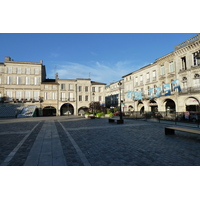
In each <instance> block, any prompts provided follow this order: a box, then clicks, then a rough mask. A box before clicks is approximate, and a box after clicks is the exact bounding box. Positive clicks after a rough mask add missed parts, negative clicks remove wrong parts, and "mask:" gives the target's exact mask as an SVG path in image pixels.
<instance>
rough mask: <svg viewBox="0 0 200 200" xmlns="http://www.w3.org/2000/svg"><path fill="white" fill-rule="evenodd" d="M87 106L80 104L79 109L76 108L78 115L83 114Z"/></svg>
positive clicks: (86, 110)
mask: <svg viewBox="0 0 200 200" xmlns="http://www.w3.org/2000/svg"><path fill="white" fill-rule="evenodd" d="M88 109H89V108H88V107H86V106H82V107H80V108H79V109H78V114H79V115H84V114H85V113H86V112H88Z"/></svg>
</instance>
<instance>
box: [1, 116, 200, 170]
mask: <svg viewBox="0 0 200 200" xmlns="http://www.w3.org/2000/svg"><path fill="white" fill-rule="evenodd" d="M166 126H169V124H159V123H155V122H146V121H140V120H128V119H127V120H125V121H124V124H116V123H115V124H112V123H108V119H85V118H83V117H75V116H74V117H41V118H25V119H0V165H2V166H6V165H9V166H22V165H29V166H30V165H31V166H35V165H42V166H53V165H54V166H66V165H68V166H84V165H85V166H90V165H91V166H199V165H200V156H199V154H198V152H199V151H200V135H194V134H190V133H185V132H178V131H176V134H175V135H165V134H164V128H165V127H166ZM173 126H174V125H173ZM194 129H195V128H194ZM196 129H197V128H196Z"/></svg>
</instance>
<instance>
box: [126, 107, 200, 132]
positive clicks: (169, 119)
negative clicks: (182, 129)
mask: <svg viewBox="0 0 200 200" xmlns="http://www.w3.org/2000/svg"><path fill="white" fill-rule="evenodd" d="M124 118H126V119H136V120H145V121H152V122H159V123H168V124H169V123H170V124H176V125H181V124H182V125H184V126H194V127H198V128H199V127H200V112H190V113H189V115H188V112H164V111H163V112H144V113H141V112H139V111H132V112H125V116H124Z"/></svg>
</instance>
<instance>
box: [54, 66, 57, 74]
mask: <svg viewBox="0 0 200 200" xmlns="http://www.w3.org/2000/svg"><path fill="white" fill-rule="evenodd" d="M56 71H57V66H55V67H54V74H56Z"/></svg>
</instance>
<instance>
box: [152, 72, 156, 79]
mask: <svg viewBox="0 0 200 200" xmlns="http://www.w3.org/2000/svg"><path fill="white" fill-rule="evenodd" d="M155 80H156V70H154V71H153V81H155Z"/></svg>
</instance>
